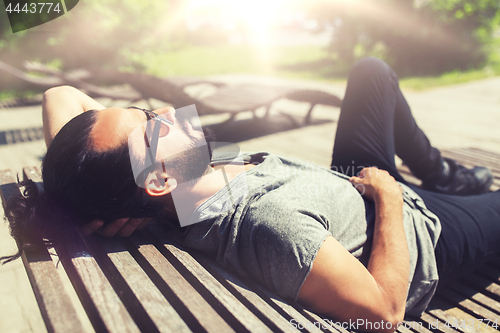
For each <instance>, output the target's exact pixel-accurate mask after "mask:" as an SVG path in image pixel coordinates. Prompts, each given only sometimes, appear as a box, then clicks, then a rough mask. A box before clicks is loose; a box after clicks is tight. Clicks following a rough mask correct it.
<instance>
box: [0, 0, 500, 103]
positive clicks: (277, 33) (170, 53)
mask: <svg viewBox="0 0 500 333" xmlns="http://www.w3.org/2000/svg"><path fill="white" fill-rule="evenodd" d="M2 7H3V4H1V5H0V60H1V61H3V62H5V63H8V64H9V65H11V66H14V67H16V68H19V69H22V68H23V62H25V61H37V62H40V63H42V64H44V65H47V66H49V67H51V68H55V69H60V70H63V71H71V70H75V69H81V68H86V69H88V68H93V69H113V70H119V71H122V72H123V71H124V72H144V73H148V74H153V75H156V76H160V77H167V76H179V75H181V76H185V75H189V76H193V75H195V76H205V75H213V74H224V73H252V74H261V75H266V76H279V77H286V78H303V79H310V80H326V81H332V80H343V79H345V76H346V73H347V71H348V69H349V68H350V66H351V65H352V64H353V63H354V62H355V61H356V60H358V59H360V58H362V57H365V56H368V55H373V56H377V57H380V58H382V59H384V60H385V61H387V62H388V63H389V64H390V65H391V66H392V67H393V68H394V69H395V70H396V72H397V73H398V75H399V76H400V77H401V78H403V86H407V87H411V88H414V89H423V88H427V87H429V86H435V85H442V84H448V83H456V82H461V81H464V80H471V79H477V78H481V77H487V76H492V75H496V74H498V73H500V55H499V52H498V49H499V47H500V46H499V41H498V40H499V38H498V37H499V29H498V28H499V22H500V2H499V1H498V0H328V1H323V0H308V1H305V0H253V1H244V0H242V1H234V0H170V1H153V0H143V1H134V0H122V1H117V0H82V1H80V2H79V3H78V5H77V6H76V7H75V8H74V9H73V10H71V11H70V12H68V14H66V15H64V16H62V17H60V18H58V19H56V20H54V21H51V22H49V23H46V24H43V25H40V26H38V27H35V28H32V29H29V30H25V31H22V32H18V33H12V31H11V28H10V25H9V21H8V19H7V16H6V13H5V11H4V10H3V9H4V8H2ZM423 78H425V79H423ZM40 90H41V89H40V88H38V89H37V87H36V86H33V85H29V84H27V83H26V82H22V81H21V80H19V79H16V78H13V77H11V76H9V75H6V74H4V73H2V74H1V75H0V98H2V99H5V98H9V97H14V96H26V95H30V94H33V93H36V92H40Z"/></svg>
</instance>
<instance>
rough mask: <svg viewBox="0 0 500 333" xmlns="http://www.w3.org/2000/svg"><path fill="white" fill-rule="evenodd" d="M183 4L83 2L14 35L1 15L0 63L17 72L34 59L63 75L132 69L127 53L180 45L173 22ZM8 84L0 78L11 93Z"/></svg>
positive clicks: (134, 0)
mask: <svg viewBox="0 0 500 333" xmlns="http://www.w3.org/2000/svg"><path fill="white" fill-rule="evenodd" d="M183 3H184V2H183V1H182V0H170V1H155V0H141V1H137V0H84V1H80V2H79V3H78V5H76V7H75V8H74V9H73V10H71V11H69V12H68V13H67V14H65V15H64V16H62V17H59V18H57V19H55V20H53V21H51V22H48V23H46V24H43V25H40V26H38V27H35V28H32V29H29V30H25V31H21V32H18V33H12V31H11V29H10V25H9V21H8V20H7V15H6V13H5V12H0V59H1V60H2V61H4V62H7V63H9V64H11V65H13V66H15V67H17V68H21V66H22V63H23V62H24V61H33V60H34V61H40V62H42V63H49V64H52V65H54V66H57V67H59V68H60V69H63V70H66V71H67V70H71V69H75V68H82V67H83V68H91V67H92V68H103V69H104V68H108V69H124V68H128V69H133V66H134V64H135V63H134V62H133V61H132V60H131V58H132V57H131V55H132V54H138V53H141V52H142V51H143V50H146V49H151V48H155V49H157V50H162V49H169V48H172V47H174V46H175V44H176V43H179V42H180V41H182V35H183V32H182V26H181V25H179V24H178V23H179V21H178V20H177V18H178V17H179V15H178V13H179V12H180V11H181V10H182V5H183ZM0 6H3V4H2V5H0ZM2 80H3V84H2V82H1V81H2ZM6 80H9V82H6ZM12 80H13V79H12V78H10V79H7V78H6V77H4V78H2V76H0V89H1V88H2V86H3V87H6V86H8V87H9V88H11V87H12V84H14V86H13V87H14V88H15V87H16V82H12ZM14 81H15V80H14Z"/></svg>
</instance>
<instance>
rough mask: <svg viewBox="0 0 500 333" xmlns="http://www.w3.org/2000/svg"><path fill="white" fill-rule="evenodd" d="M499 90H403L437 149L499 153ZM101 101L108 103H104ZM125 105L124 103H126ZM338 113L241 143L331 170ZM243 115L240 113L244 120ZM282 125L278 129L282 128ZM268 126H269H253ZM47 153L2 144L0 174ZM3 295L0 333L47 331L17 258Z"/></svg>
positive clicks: (19, 119)
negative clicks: (466, 149) (478, 150)
mask: <svg viewBox="0 0 500 333" xmlns="http://www.w3.org/2000/svg"><path fill="white" fill-rule="evenodd" d="M220 79H223V80H226V81H228V82H248V81H256V82H261V81H271V82H276V83H280V84H287V85H296V86H299V87H302V88H304V87H306V86H307V87H310V88H314V87H317V88H322V89H326V90H328V91H331V92H332V93H336V94H337V95H339V96H342V95H343V92H344V89H345V86H343V85H342V84H332V85H326V84H318V83H310V82H301V81H283V80H274V79H267V78H261V77H254V76H248V75H231V76H223V77H220ZM499 92H500V77H497V78H490V79H486V80H481V81H476V82H472V83H466V84H460V85H456V86H450V87H445V88H436V89H432V90H428V91H424V92H405V95H406V97H407V99H408V101H409V103H410V106H411V107H412V109H413V112H414V116H415V118H416V119H417V122H418V123H419V125H420V126H421V127H422V129H423V130H424V131H425V132H426V133H427V135H428V136H429V138H430V140H431V142H432V143H433V144H434V145H435V146H436V147H441V148H452V147H470V146H472V147H480V148H483V149H489V150H492V151H496V152H499V153H500V125H499V124H500V94H499ZM103 103H104V105H109V104H107V103H106V101H103ZM121 103H122V104H121V105H125V104H123V103H125V102H121ZM306 110H307V105H305V104H301V103H293V102H287V101H282V102H279V103H276V104H275V106H274V108H273V111H274V113H275V114H276V113H278V112H279V111H286V112H287V113H289V114H294V115H303V114H305V112H306ZM338 114H339V110H338V109H335V108H328V107H317V109H316V110H315V113H314V118H315V120H316V124H315V125H313V126H308V127H303V128H298V129H294V130H289V131H281V132H279V133H275V134H272V135H268V136H262V137H257V138H253V139H250V140H246V141H243V142H240V143H239V145H240V147H241V148H242V149H243V150H247V151H257V150H268V151H271V152H275V153H279V154H281V155H286V156H289V157H295V158H300V159H302V160H308V161H311V162H315V163H317V164H320V165H323V166H328V165H329V163H330V156H331V150H332V147H333V138H334V134H335V130H336V119H337V118H338ZM245 116H246V115H242V117H241V118H240V119H243V118H245ZM272 119H277V118H276V117H273V118H272ZM219 120H220V116H217V117H206V118H204V119H202V123H207V124H208V123H213V122H217V121H219ZM282 123H283V122H281V124H278V125H279V126H281V125H283V124H282ZM285 123H286V121H285ZM238 124H239V125H238ZM242 124H246V123H245V122H243V121H240V122H239V123H237V124H236V125H238V126H242ZM267 125H268V124H266V123H265V122H261V123H253V124H252V126H267ZM37 126H41V116H40V107H27V108H19V109H11V110H0V132H1V131H9V130H13V129H22V128H30V127H37ZM285 126H286V124H285ZM43 154H44V142H43V141H34V142H24V143H16V144H11V145H1V146H0V170H2V169H7V168H8V169H13V170H16V171H18V172H20V171H21V168H22V167H23V166H26V165H39V164H40V161H41V159H42V157H43ZM0 214H2V212H0ZM2 215H3V214H2ZM14 250H15V243H14V242H13V241H12V240H11V238H10V236H8V230H7V227H6V225H5V224H2V225H0V255H3V254H6V253H12V252H14ZM0 295H1V296H0V332H6V333H7V332H8V333H10V332H45V329H44V326H43V322H42V319H41V316H40V313H39V310H38V308H37V306H36V303H35V300H34V296H33V293H32V292H31V288H30V287H29V282H28V279H27V276H26V273H25V271H24V268H23V265H22V263H21V262H20V261H19V260H18V261H16V262H14V263H11V264H9V265H5V266H2V267H0Z"/></svg>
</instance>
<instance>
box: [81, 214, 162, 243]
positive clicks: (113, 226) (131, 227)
mask: <svg viewBox="0 0 500 333" xmlns="http://www.w3.org/2000/svg"><path fill="white" fill-rule="evenodd" d="M152 220H153V218H151V217H147V218H128V217H125V218H121V219H116V220H113V221H112V222H111V223H109V224H108V225H106V226H104V222H103V221H102V220H94V221H91V222H88V223H85V224H84V225H83V226H82V227H81V228H80V231H81V232H82V234H84V235H86V236H88V235H90V234H92V233H96V234H99V235H101V236H104V237H108V238H111V237H115V236H121V237H129V236H130V235H132V233H133V232H134V231H136V230H141V229H144V228H145V227H146V226H147V225H148V224H149V223H150V222H151V221H152Z"/></svg>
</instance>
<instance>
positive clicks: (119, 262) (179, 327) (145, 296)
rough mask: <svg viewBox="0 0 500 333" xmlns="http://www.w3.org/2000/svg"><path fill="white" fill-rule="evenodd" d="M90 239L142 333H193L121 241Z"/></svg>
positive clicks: (96, 255)
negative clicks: (143, 332)
mask: <svg viewBox="0 0 500 333" xmlns="http://www.w3.org/2000/svg"><path fill="white" fill-rule="evenodd" d="M92 238H94V237H88V238H87V239H86V243H87V246H89V249H90V250H91V253H92V254H93V255H94V257H96V259H97V261H98V262H99V265H100V266H101V267H105V269H104V268H103V270H104V272H105V274H106V276H107V278H108V279H109V280H110V282H111V283H112V285H113V287H114V288H115V291H117V292H118V293H119V294H122V295H121V296H122V301H123V302H124V304H125V306H126V307H127V308H128V311H129V313H130V314H131V315H132V317H133V318H134V320H135V322H136V323H137V325H138V326H139V328H140V329H141V331H147V332H190V329H189V327H188V326H187V325H186V323H185V322H184V321H183V320H182V318H181V317H180V316H179V314H178V313H177V312H176V311H175V309H174V308H173V307H172V305H171V304H170V303H169V302H168V300H167V299H166V298H165V297H164V296H163V295H162V293H161V292H160V291H159V290H158V288H156V286H155V285H154V284H153V282H152V281H151V280H150V279H149V277H148V276H147V274H146V273H145V272H144V270H143V269H142V268H141V267H140V266H139V265H138V263H137V262H136V261H135V260H134V258H133V257H132V255H131V254H130V253H129V252H128V251H127V250H126V248H125V246H124V245H123V243H122V242H121V241H120V240H119V239H102V238H101V237H95V238H94V239H92Z"/></svg>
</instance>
